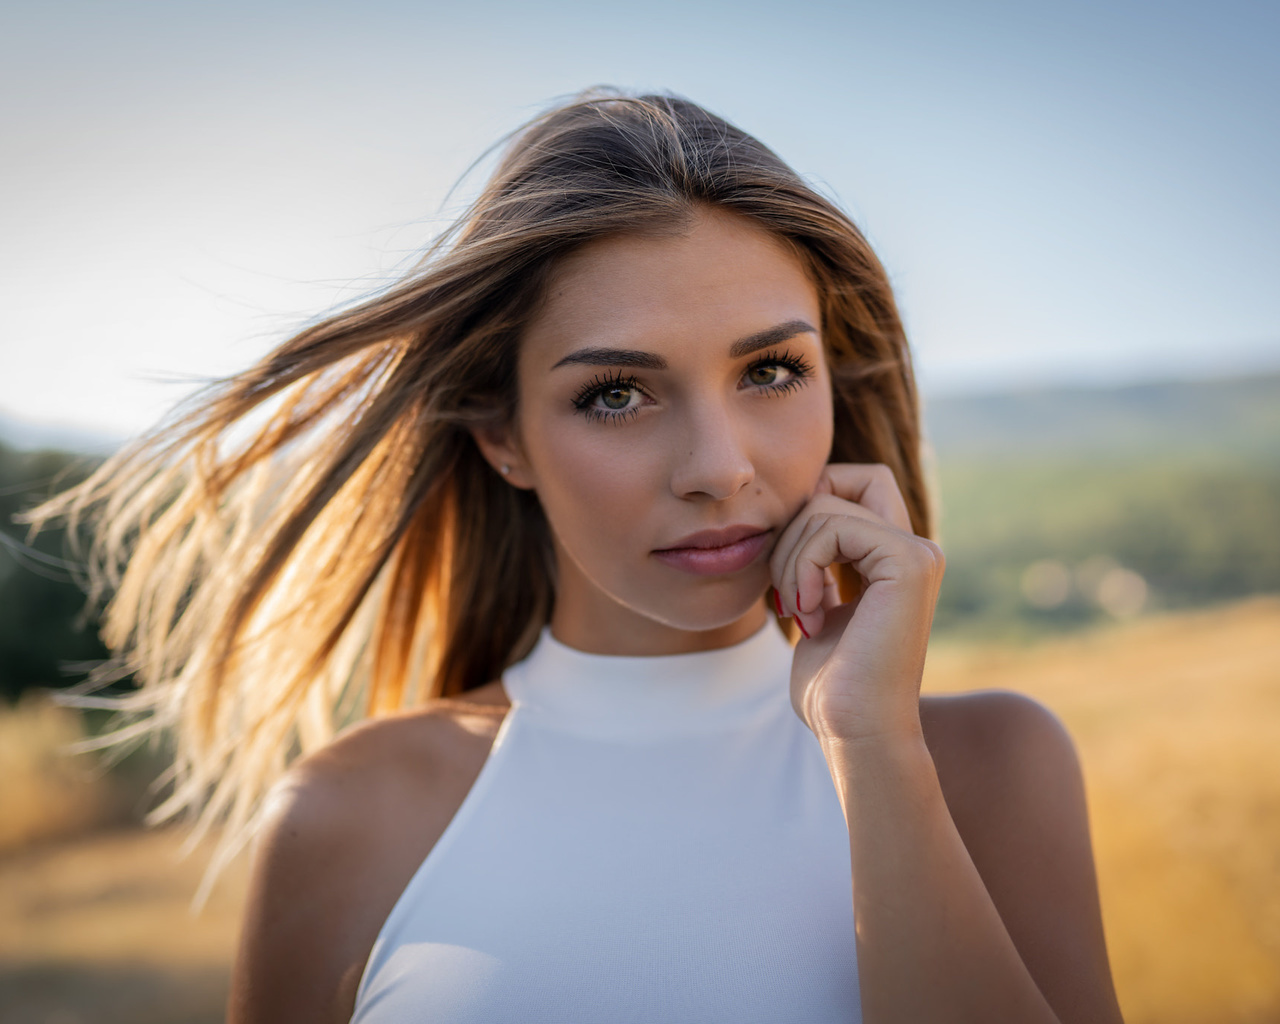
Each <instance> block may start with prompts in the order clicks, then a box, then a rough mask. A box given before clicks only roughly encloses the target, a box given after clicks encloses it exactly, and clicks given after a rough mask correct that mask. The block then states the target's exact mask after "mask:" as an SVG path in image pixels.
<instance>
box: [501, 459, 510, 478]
mask: <svg viewBox="0 0 1280 1024" xmlns="http://www.w3.org/2000/svg"><path fill="white" fill-rule="evenodd" d="M510 472H511V467H510V466H508V465H507V464H506V463H505V462H504V463H503V464H502V475H503V476H506V475H507V474H508V473H510Z"/></svg>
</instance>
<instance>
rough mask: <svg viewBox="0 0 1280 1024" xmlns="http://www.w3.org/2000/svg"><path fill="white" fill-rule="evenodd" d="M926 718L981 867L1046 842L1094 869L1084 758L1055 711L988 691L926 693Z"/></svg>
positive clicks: (952, 801) (944, 779) (941, 772)
mask: <svg viewBox="0 0 1280 1024" xmlns="http://www.w3.org/2000/svg"><path fill="white" fill-rule="evenodd" d="M920 719H921V724H922V725H923V727H924V734H925V741H926V743H927V744H928V747H929V753H930V754H931V755H932V757H933V762H934V766H935V768H936V769H937V773H938V782H939V784H940V785H941V788H942V793H943V796H944V798H945V799H946V803H947V809H948V811H949V812H950V814H951V817H952V820H953V821H954V823H955V826H956V829H957V830H958V831H959V832H960V835H961V838H963V839H964V841H965V845H966V846H967V847H968V849H969V852H970V855H971V856H972V857H973V859H974V862H975V864H976V866H977V867H978V869H979V871H980V872H981V871H983V869H984V866H985V867H988V868H990V869H991V870H997V869H999V868H1000V867H1001V866H1002V865H1003V864H1004V863H1005V862H1007V861H1009V860H1010V859H1012V858H1017V857H1025V856H1030V855H1032V854H1033V853H1034V852H1037V851H1036V848H1037V847H1038V846H1041V845H1045V844H1051V845H1054V846H1055V847H1056V850H1057V852H1058V853H1063V852H1064V851H1068V850H1069V851H1070V852H1071V855H1072V856H1073V857H1075V858H1076V859H1077V860H1078V861H1079V863H1078V864H1077V865H1075V868H1076V870H1077V871H1080V872H1083V871H1084V869H1085V862H1087V866H1088V869H1089V871H1090V872H1092V852H1091V849H1090V846H1089V838H1088V814H1087V810H1086V805H1085V792H1084V779H1083V776H1082V773H1081V769H1080V761H1079V758H1078V756H1077V754H1076V749H1075V744H1074V743H1073V742H1072V740H1071V736H1070V735H1069V734H1068V732H1067V730H1066V728H1065V727H1064V726H1063V724H1062V722H1061V721H1060V720H1059V719H1058V717H1057V716H1056V715H1055V714H1054V713H1053V712H1052V711H1050V710H1049V709H1048V708H1046V707H1045V706H1044V705H1043V704H1041V703H1039V702H1038V701H1035V700H1032V699H1031V698H1030V697H1025V696H1022V695H1021V694H1016V693H1010V692H1007V691H1002V690H984V691H978V692H975V693H966V694H957V695H948V696H940V697H926V698H922V699H921V707H920Z"/></svg>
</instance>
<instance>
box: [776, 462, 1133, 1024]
mask: <svg viewBox="0 0 1280 1024" xmlns="http://www.w3.org/2000/svg"><path fill="white" fill-rule="evenodd" d="M838 561H844V562H848V563H851V564H852V565H853V566H854V568H855V569H857V570H858V572H859V573H860V574H861V575H862V577H863V579H864V581H865V586H864V588H863V592H862V594H861V596H860V597H859V599H858V600H857V601H856V602H853V603H851V604H846V605H841V604H839V598H838V595H837V594H836V592H835V588H834V587H831V586H830V585H829V584H828V585H825V586H824V582H826V580H827V578H828V577H829V574H826V572H825V570H826V569H827V567H829V566H830V565H832V564H834V563H836V562H838ZM942 564H943V563H942V557H941V552H940V551H939V550H938V549H937V548H936V546H935V545H933V544H931V543H930V542H929V541H927V540H924V539H922V538H919V537H915V536H914V535H912V534H911V532H910V529H909V524H908V523H907V519H906V510H905V507H904V506H903V504H902V500H901V496H900V495H899V494H898V492H897V489H896V486H895V485H894V484H893V480H892V477H891V476H890V475H888V472H887V470H885V469H884V468H883V467H871V466H829V467H828V469H827V472H826V474H824V480H823V482H822V484H820V493H818V494H817V495H815V497H814V499H813V500H812V501H811V502H810V505H809V506H808V507H807V508H806V510H804V511H803V512H802V513H801V515H799V516H797V518H796V520H795V521H794V522H793V523H792V524H791V525H790V526H789V527H788V529H787V531H786V532H784V534H783V537H782V538H781V539H780V541H779V544H778V546H777V548H776V549H775V552H774V556H773V562H772V564H771V568H772V571H773V575H774V580H775V585H776V587H777V590H778V592H779V598H780V602H781V604H782V606H783V608H784V610H787V611H791V612H792V613H793V614H796V615H797V618H798V620H799V622H800V623H801V625H802V627H803V628H804V629H805V631H806V633H807V635H808V637H809V638H807V639H805V640H802V641H801V642H800V643H799V644H798V645H797V648H796V655H795V663H794V666H793V672H792V699H793V703H794V704H795V707H796V710H797V713H798V714H800V716H801V717H802V718H803V719H804V721H805V722H806V723H807V724H808V725H809V726H810V728H811V729H813V731H814V733H815V735H816V736H817V737H818V739H819V742H820V743H821V744H822V748H823V751H824V753H825V754H826V757H827V762H828V766H829V768H830V770H831V774H832V778H833V780H834V781H835V785H836V789H837V792H838V794H839V797H840V800H841V805H842V807H843V809H844V812H845V818H846V821H847V823H848V826H849V840H850V851H851V858H852V867H853V875H854V913H855V920H856V927H857V945H858V970H859V981H860V987H861V991H862V1004H863V1015H864V1020H865V1021H866V1024H888V1022H895V1021H902V1022H911V1024H929V1022H939V1024H941V1022H944V1021H945V1022H948V1024H952V1022H956V1021H975V1022H976V1021H984V1022H985V1021H1010V1022H1015V1021H1016V1022H1035V1024H1077V1022H1080V1024H1083V1022H1084V1021H1090V1022H1091V1024H1092V1022H1097V1021H1103V1022H1107V1021H1118V1020H1119V1014H1118V1011H1117V1010H1116V1009H1115V1003H1114V996H1113V994H1112V993H1111V986H1110V976H1109V972H1108V971H1107V969H1106V955H1105V950H1104V948H1103V947H1102V945H1101V927H1100V923H1099V924H1098V925H1097V927H1096V928H1094V927H1093V925H1092V924H1091V922H1092V921H1093V920H1094V918H1093V916H1092V915H1093V914H1095V913H1096V910H1091V908H1096V886H1095V884H1094V882H1093V873H1092V870H1093V869H1092V857H1091V854H1089V853H1088V833H1087V823H1086V819H1085V817H1084V809H1083V797H1082V791H1081V789H1080V786H1079V776H1078V771H1076V769H1075V760H1074V753H1073V752H1072V751H1071V748H1070V742H1069V740H1067V739H1066V737H1065V734H1062V733H1061V732H1060V731H1059V730H1055V729H1054V728H1051V727H1050V725H1049V724H1046V722H1045V716H1043V715H1042V714H1041V713H1040V712H1038V711H1034V712H1025V710H1024V709H1023V706H1022V705H1018V710H1013V709H1011V707H1010V706H1009V704H1008V702H1007V701H1004V700H1003V699H1000V700H995V701H994V702H993V701H991V700H987V701H985V702H979V703H978V704H977V705H975V707H976V708H977V710H976V711H974V712H972V713H971V714H970V715H969V717H970V718H972V719H973V724H974V726H975V729H976V732H977V733H978V734H981V733H983V731H984V729H986V731H987V732H988V733H990V732H992V730H994V733H995V734H998V735H995V736H994V738H993V735H987V736H985V737H983V738H984V739H985V740H986V741H989V742H985V743H975V742H969V743H959V742H953V743H952V744H951V749H950V751H949V755H950V760H949V762H948V763H949V764H950V765H951V767H952V768H953V769H955V770H952V771H950V772H949V774H948V779H949V784H950V788H951V789H952V790H953V794H952V803H953V804H954V805H955V807H956V808H957V814H958V818H959V821H957V818H956V817H953V814H952V809H951V808H950V807H949V806H948V799H947V798H946V797H944V793H943V784H942V780H941V779H940V777H939V773H938V769H937V764H936V763H935V760H934V757H933V756H932V755H931V753H930V749H929V746H928V745H927V743H926V736H925V729H924V725H923V723H922V720H921V713H920V701H919V687H920V677H921V674H922V672H923V667H924V653H925V648H926V646H927V643H928V633H929V625H930V622H931V619H932V611H933V603H934V601H935V600H936V595H937V589H938V585H939V583H940V582H941V576H942ZM1012 700H1013V701H1014V703H1015V704H1016V703H1017V699H1016V698H1012ZM1033 707H1034V706H1033ZM987 719H990V720H992V721H991V722H986V721H985V720H987ZM1050 723H1051V720H1050ZM1045 792H1047V793H1048V794H1050V795H1049V796H1048V799H1047V802H1043V803H1038V802H1037V801H1038V800H1040V799H1041V797H1042V796H1043V795H1044V793H1045ZM960 823H963V825H964V833H963V834H962V832H961V830H960V828H959V827H958V825H959V824H960ZM968 843H971V844H972V846H973V849H974V850H975V851H978V856H976V857H975V855H974V853H973V852H971V849H970V846H969V845H967V844H968ZM1059 847H1061V850H1062V851H1066V852H1065V853H1062V854H1061V855H1060V854H1059V853H1058V852H1055V851H1057V850H1058V848H1059ZM1045 851H1051V852H1050V855H1048V856H1047V857H1041V858H1040V859H1039V860H1034V859H1033V860H1032V861H1030V862H1028V861H1027V860H1025V859H1024V858H1025V857H1026V856H1027V855H1032V856H1033V858H1034V855H1036V854H1043V853H1044V852H1045ZM1082 858H1083V859H1082ZM1064 890H1065V891H1067V892H1071V893H1074V894H1076V895H1079V894H1081V893H1084V894H1085V903H1086V904H1087V905H1086V906H1085V907H1084V908H1083V909H1080V908H1079V907H1076V908H1071V907H1068V908H1067V909H1066V916H1065V918H1064V919H1062V920H1057V919H1055V918H1054V915H1053V914H1052V913H1051V908H1053V909H1059V910H1060V909H1062V893H1063V891H1064ZM997 896H998V897H999V900H1000V903H999V904H997V901H996V897H997ZM1089 897H1091V900H1090V898H1089ZM1002 915H1004V916H1002ZM1005 917H1007V918H1008V919H1009V920H1010V921H1011V922H1014V924H1015V927H1014V928H1012V929H1011V928H1010V927H1009V926H1008V925H1007V924H1006V921H1005ZM1015 931H1016V932H1017V939H1018V941H1017V942H1015V936H1014V934H1013V933H1014V932H1015ZM1033 968H1034V973H1033Z"/></svg>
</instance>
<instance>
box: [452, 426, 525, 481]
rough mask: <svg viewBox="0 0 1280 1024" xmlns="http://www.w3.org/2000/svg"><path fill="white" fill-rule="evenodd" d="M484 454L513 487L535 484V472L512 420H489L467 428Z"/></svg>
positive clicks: (496, 470)
mask: <svg viewBox="0 0 1280 1024" xmlns="http://www.w3.org/2000/svg"><path fill="white" fill-rule="evenodd" d="M467 429H468V430H469V431H470V432H471V436H472V438H473V439H474V440H475V442H476V447H477V448H479V449H480V454H481V455H483V456H484V460H485V462H487V463H489V465H490V466H492V467H493V468H494V471H495V472H496V473H497V474H498V475H499V476H501V477H502V479H504V480H505V481H506V482H507V483H509V484H511V486H512V487H519V488H520V489H521V490H529V489H531V488H532V487H533V484H534V481H533V474H532V472H531V471H530V469H529V462H528V460H527V459H526V458H525V457H524V451H523V449H522V448H521V446H520V443H519V439H518V438H517V437H516V436H515V431H514V430H513V429H512V426H511V424H509V423H497V422H489V423H483V424H475V425H473V426H469V427H468V428H467Z"/></svg>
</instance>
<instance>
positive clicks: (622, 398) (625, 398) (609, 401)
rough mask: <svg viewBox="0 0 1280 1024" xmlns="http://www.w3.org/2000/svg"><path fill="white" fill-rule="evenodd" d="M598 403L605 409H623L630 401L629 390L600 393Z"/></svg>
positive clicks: (614, 389) (621, 389)
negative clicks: (601, 403) (602, 404)
mask: <svg viewBox="0 0 1280 1024" xmlns="http://www.w3.org/2000/svg"><path fill="white" fill-rule="evenodd" d="M600 401H601V402H603V403H604V406H605V408H607V409H625V408H626V407H627V403H629V402H630V401H631V389H630V388H610V389H609V390H608V391H602V392H601V393H600Z"/></svg>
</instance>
